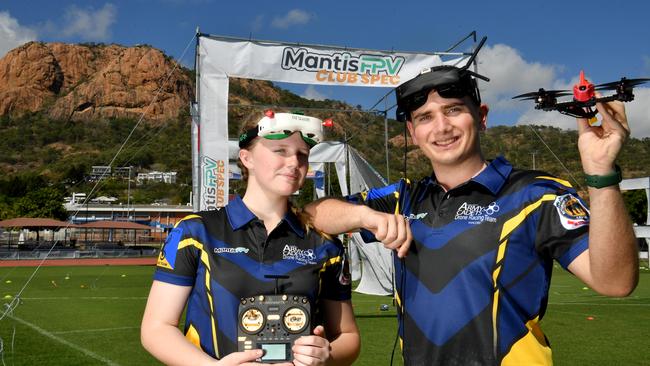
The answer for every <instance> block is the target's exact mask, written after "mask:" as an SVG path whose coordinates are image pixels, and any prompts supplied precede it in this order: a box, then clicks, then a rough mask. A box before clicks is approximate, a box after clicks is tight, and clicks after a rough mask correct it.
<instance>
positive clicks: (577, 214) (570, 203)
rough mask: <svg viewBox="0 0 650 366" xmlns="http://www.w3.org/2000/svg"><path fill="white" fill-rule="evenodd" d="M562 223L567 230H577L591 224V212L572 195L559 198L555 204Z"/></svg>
mask: <svg viewBox="0 0 650 366" xmlns="http://www.w3.org/2000/svg"><path fill="white" fill-rule="evenodd" d="M553 206H555V208H556V209H557V213H558V216H559V217H560V222H561V223H562V226H564V228H565V229H567V230H573V229H577V228H579V227H581V226H585V225H587V224H588V223H589V210H588V209H587V208H586V207H585V206H584V205H583V204H582V202H580V200H579V199H577V198H576V197H575V196H573V195H571V194H565V195H563V196H558V197H556V198H555V201H554V202H553Z"/></svg>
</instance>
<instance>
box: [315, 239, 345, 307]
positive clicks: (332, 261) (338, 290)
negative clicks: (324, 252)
mask: <svg viewBox="0 0 650 366" xmlns="http://www.w3.org/2000/svg"><path fill="white" fill-rule="evenodd" d="M332 241H333V242H334V243H335V244H336V247H337V251H336V253H334V255H333V256H331V257H330V258H329V260H328V261H327V263H326V264H325V265H324V268H323V273H322V275H321V281H322V283H321V292H320V297H321V298H323V299H327V300H336V301H344V300H350V298H352V275H351V274H350V266H349V262H348V259H347V256H346V254H345V249H344V248H343V245H342V244H341V242H340V241H339V240H338V239H334V240H332Z"/></svg>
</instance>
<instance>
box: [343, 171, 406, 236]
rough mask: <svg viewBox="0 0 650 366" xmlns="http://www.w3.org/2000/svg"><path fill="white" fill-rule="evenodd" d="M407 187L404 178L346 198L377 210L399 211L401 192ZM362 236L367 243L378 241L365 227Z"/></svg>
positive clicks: (386, 211)
mask: <svg viewBox="0 0 650 366" xmlns="http://www.w3.org/2000/svg"><path fill="white" fill-rule="evenodd" d="M405 187H406V182H405V181H404V180H400V181H399V182H396V183H393V184H391V185H388V186H386V187H381V188H371V189H369V190H367V191H363V192H359V193H357V194H353V195H350V196H347V197H346V199H347V201H348V202H351V203H355V204H360V205H366V206H368V207H370V208H372V209H373V210H375V211H379V212H385V213H399V201H400V199H399V198H400V194H399V193H400V192H401V191H402V190H404V189H405ZM361 238H363V241H365V242H366V243H372V242H376V241H377V239H376V238H375V236H374V235H373V234H372V233H371V232H369V231H367V230H365V229H361Z"/></svg>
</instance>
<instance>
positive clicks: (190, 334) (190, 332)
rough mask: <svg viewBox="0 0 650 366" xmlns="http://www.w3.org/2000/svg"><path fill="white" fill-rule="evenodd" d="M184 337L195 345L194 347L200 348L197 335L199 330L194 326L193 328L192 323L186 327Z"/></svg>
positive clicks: (199, 340) (199, 339)
mask: <svg viewBox="0 0 650 366" xmlns="http://www.w3.org/2000/svg"><path fill="white" fill-rule="evenodd" d="M185 338H187V340H188V341H190V343H192V344H193V345H195V346H196V348H198V349H201V336H200V335H199V332H197V331H196V328H194V324H190V327H189V328H187V333H185Z"/></svg>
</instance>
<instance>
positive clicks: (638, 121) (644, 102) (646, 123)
mask: <svg viewBox="0 0 650 366" xmlns="http://www.w3.org/2000/svg"><path fill="white" fill-rule="evenodd" d="M625 112H626V113H627V120H628V123H629V124H630V131H631V133H632V136H634V137H637V138H641V137H650V88H635V89H634V100H633V101H632V102H630V103H625Z"/></svg>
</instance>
